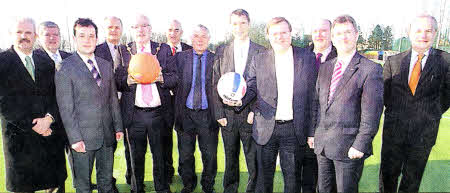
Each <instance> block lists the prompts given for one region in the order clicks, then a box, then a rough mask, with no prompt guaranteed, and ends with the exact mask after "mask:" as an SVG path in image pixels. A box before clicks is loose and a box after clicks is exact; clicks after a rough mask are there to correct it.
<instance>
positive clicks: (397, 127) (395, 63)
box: [383, 48, 450, 147]
mask: <svg viewBox="0 0 450 193" xmlns="http://www.w3.org/2000/svg"><path fill="white" fill-rule="evenodd" d="M429 53H430V54H429V56H428V59H427V61H426V64H425V67H424V69H423V70H422V72H421V74H420V79H419V83H418V84H417V88H416V93H415V95H412V93H411V90H410V88H409V85H408V82H409V80H408V75H409V65H410V61H411V50H409V51H406V52H403V53H400V54H397V55H395V56H390V57H388V59H387V60H386V63H385V64H384V72H383V76H384V105H385V106H386V110H385V118H384V119H385V120H384V130H383V140H384V139H385V137H387V138H389V140H395V139H396V138H397V137H396V136H397V135H399V133H400V132H407V131H404V130H401V129H407V128H411V129H412V130H410V132H413V133H415V136H416V137H413V138H412V140H413V141H412V142H417V143H421V144H424V145H425V146H428V147H431V146H433V145H434V144H435V142H436V137H437V133H438V129H439V122H440V119H441V117H442V114H443V113H445V111H447V110H448V108H449V106H450V69H449V68H450V67H449V66H450V54H449V53H447V52H444V51H441V50H437V49H433V48H432V49H431V50H430V52H429Z"/></svg>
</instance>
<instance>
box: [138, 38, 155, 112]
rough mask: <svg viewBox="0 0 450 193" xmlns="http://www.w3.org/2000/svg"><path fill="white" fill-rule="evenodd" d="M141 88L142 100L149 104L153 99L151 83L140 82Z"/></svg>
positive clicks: (142, 48) (143, 48) (142, 49)
mask: <svg viewBox="0 0 450 193" xmlns="http://www.w3.org/2000/svg"><path fill="white" fill-rule="evenodd" d="M144 50H145V47H144V46H142V47H141V52H144ZM141 89H142V101H144V103H145V104H147V105H148V106H150V104H151V102H152V100H153V93H152V85H151V84H141Z"/></svg>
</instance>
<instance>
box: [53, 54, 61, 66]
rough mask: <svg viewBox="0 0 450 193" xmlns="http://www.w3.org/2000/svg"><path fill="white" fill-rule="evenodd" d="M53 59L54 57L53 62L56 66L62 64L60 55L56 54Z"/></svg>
mask: <svg viewBox="0 0 450 193" xmlns="http://www.w3.org/2000/svg"><path fill="white" fill-rule="evenodd" d="M52 57H53V61H54V62H55V64H56V63H60V61H59V57H58V54H56V53H54V54H53V56H52Z"/></svg>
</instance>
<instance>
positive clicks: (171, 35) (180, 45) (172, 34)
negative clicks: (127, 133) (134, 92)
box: [163, 20, 192, 183]
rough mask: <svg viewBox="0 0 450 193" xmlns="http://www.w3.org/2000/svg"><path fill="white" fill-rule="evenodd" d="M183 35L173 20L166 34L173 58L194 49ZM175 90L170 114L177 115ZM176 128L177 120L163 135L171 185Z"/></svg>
mask: <svg viewBox="0 0 450 193" xmlns="http://www.w3.org/2000/svg"><path fill="white" fill-rule="evenodd" d="M182 35H183V28H182V27H181V23H180V22H179V21H178V20H172V21H171V22H170V23H169V27H168V29H167V32H166V37H167V44H168V45H169V46H170V50H171V54H172V56H175V54H176V53H177V52H181V51H186V50H189V49H192V46H190V45H187V44H186V43H184V42H181V36H182ZM170 60H173V61H172V62H175V60H176V58H175V57H171V58H170ZM174 94H175V89H172V90H170V95H171V100H172V105H173V106H172V108H171V109H172V111H170V114H175V112H174V111H175V106H174V104H175V95H174ZM174 126H175V120H174V121H173V122H172V123H171V124H170V125H169V129H167V130H166V131H167V132H166V133H164V134H163V144H164V148H165V150H164V159H165V163H166V176H167V179H168V180H169V183H172V178H173V175H174V174H175V169H174V168H173V157H172V151H173V128H174Z"/></svg>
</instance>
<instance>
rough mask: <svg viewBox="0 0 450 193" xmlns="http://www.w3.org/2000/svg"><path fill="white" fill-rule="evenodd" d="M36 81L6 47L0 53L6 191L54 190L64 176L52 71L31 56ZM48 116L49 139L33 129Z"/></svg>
mask: <svg viewBox="0 0 450 193" xmlns="http://www.w3.org/2000/svg"><path fill="white" fill-rule="evenodd" d="M32 59H33V62H34V66H35V81H33V79H32V78H31V76H30V74H29V73H28V71H27V70H26V68H25V66H24V64H23V63H22V61H21V59H20V57H19V55H18V54H17V53H16V52H15V50H14V49H13V48H12V47H11V48H10V49H8V50H6V51H4V52H2V53H0V119H1V127H2V136H3V144H4V146H3V151H4V155H5V165H6V167H5V171H6V189H7V190H8V191H13V192H30V191H36V190H42V189H47V188H51V187H57V186H58V185H59V184H60V183H61V182H64V180H65V179H66V177H67V173H66V169H65V168H66V165H65V155H64V137H63V136H62V135H64V131H62V130H63V128H62V127H60V125H61V124H60V123H59V122H60V120H59V119H58V118H59V111H58V106H57V103H56V97H55V84H54V74H55V68H54V67H53V66H52V64H51V60H49V59H47V58H45V57H43V56H42V55H40V54H37V53H35V52H33V56H32ZM47 113H50V114H51V115H52V116H53V117H54V118H55V121H56V122H54V123H52V125H51V126H50V128H51V129H52V130H53V132H52V135H50V136H48V137H44V136H41V135H39V134H38V133H36V132H35V131H34V130H32V127H33V126H34V124H32V121H33V119H35V118H42V117H44V116H45V115H46V114H47Z"/></svg>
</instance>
